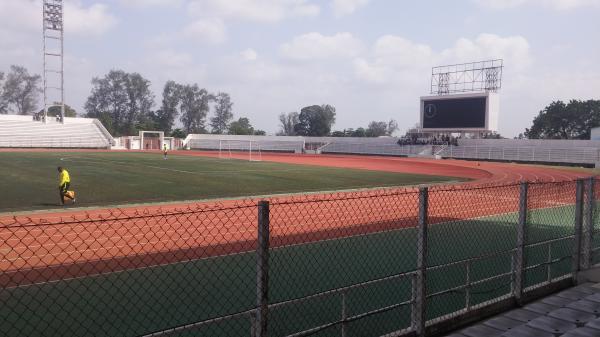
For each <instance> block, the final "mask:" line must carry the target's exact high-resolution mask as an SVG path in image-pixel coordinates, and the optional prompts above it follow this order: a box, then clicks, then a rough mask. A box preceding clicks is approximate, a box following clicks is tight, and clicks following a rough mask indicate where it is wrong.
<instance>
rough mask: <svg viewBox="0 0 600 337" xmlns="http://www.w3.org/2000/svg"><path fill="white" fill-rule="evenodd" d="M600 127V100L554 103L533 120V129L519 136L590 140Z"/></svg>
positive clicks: (528, 129) (526, 130)
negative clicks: (593, 129) (594, 130)
mask: <svg viewBox="0 0 600 337" xmlns="http://www.w3.org/2000/svg"><path fill="white" fill-rule="evenodd" d="M599 126H600V100H593V99H591V100H587V101H581V100H570V101H569V102H568V103H565V102H563V101H554V102H552V103H550V104H549V105H548V106H546V107H545V108H544V109H543V110H541V111H540V112H539V113H538V115H537V116H536V117H535V118H534V119H533V123H532V126H531V128H527V129H525V132H524V133H523V134H521V135H519V138H528V139H590V135H591V130H592V128H595V127H599Z"/></svg>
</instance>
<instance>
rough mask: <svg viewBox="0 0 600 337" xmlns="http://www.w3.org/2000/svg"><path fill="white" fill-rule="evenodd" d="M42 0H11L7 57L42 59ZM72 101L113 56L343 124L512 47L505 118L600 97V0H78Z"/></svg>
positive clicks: (410, 113) (69, 19) (253, 114)
mask: <svg viewBox="0 0 600 337" xmlns="http://www.w3.org/2000/svg"><path fill="white" fill-rule="evenodd" d="M41 3H42V0H0V71H4V72H6V71H7V70H8V69H9V67H10V65H12V64H18V65H23V66H25V67H27V68H28V69H29V70H30V72H34V73H38V74H41V71H42V32H41V26H42V14H41ZM65 3H66V4H65V72H66V73H65V86H66V102H67V104H70V105H71V106H73V107H74V108H75V109H76V110H77V111H78V112H79V113H83V112H84V109H83V106H84V104H85V101H86V99H87V97H88V96H89V94H90V90H91V79H92V78H93V77H101V76H103V75H104V74H106V73H107V72H108V71H110V70H111V69H122V70H124V71H127V72H139V73H140V74H142V75H143V76H144V77H146V78H147V79H149V80H150V81H152V88H153V91H154V93H155V95H156V102H157V105H156V106H155V108H158V104H160V96H161V92H162V87H163V85H164V83H165V82H166V81H168V80H174V81H177V82H180V83H197V84H198V85H199V86H201V87H203V88H206V89H207V90H209V91H210V92H214V93H217V92H220V91H224V92H227V93H229V94H230V95H231V97H232V100H233V102H234V107H233V110H234V117H235V118H236V119H237V118H239V117H248V118H249V119H250V121H251V122H252V124H253V125H254V126H255V128H258V129H263V130H266V131H267V133H269V134H274V133H275V132H277V131H278V129H279V125H278V124H279V123H278V115H279V114H280V113H284V112H285V113H287V112H292V111H298V112H299V111H300V109H301V108H302V107H304V106H308V105H313V104H331V105H333V106H335V107H336V109H337V118H336V123H335V125H334V127H333V129H334V130H341V129H345V128H357V127H360V126H363V127H365V126H366V125H367V124H368V123H369V122H370V121H373V120H378V121H379V120H381V121H387V120H389V119H395V120H397V121H398V124H399V126H400V132H401V133H403V132H404V131H406V130H407V129H408V128H410V127H412V126H414V125H415V124H416V123H417V122H418V119H419V97H420V96H423V95H427V94H429V89H430V88H429V83H430V76H431V68H432V67H434V66H437V65H444V64H452V63H463V62H473V61H479V60H484V59H495V58H502V59H504V66H505V68H504V78H503V83H502V84H503V88H502V90H501V92H500V105H501V107H500V116H499V131H500V133H501V134H502V135H504V136H506V137H513V136H516V135H517V134H518V133H520V132H523V131H524V129H525V128H526V127H529V126H530V125H531V122H532V120H533V118H534V117H535V116H536V115H537V114H538V112H539V111H540V110H542V109H543V108H544V107H545V106H546V105H548V104H549V103H550V102H552V101H553V100H559V99H560V100H570V99H600V0H452V1H449V0H422V1H405V0H109V1H99V0H65Z"/></svg>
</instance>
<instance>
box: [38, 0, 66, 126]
mask: <svg viewBox="0 0 600 337" xmlns="http://www.w3.org/2000/svg"><path fill="white" fill-rule="evenodd" d="M63 9H64V6H63V0H44V7H43V13H44V14H43V17H44V21H43V35H44V37H43V39H44V122H45V121H47V118H48V108H49V107H52V106H60V108H61V109H60V120H61V122H63V123H64V120H65V81H64V69H65V68H64V11H63ZM50 91H52V92H56V91H58V93H59V95H58V96H57V97H60V98H58V99H55V100H52V101H50V102H48V98H49V97H48V96H49V92H50ZM52 96H54V95H52ZM56 103H58V104H56Z"/></svg>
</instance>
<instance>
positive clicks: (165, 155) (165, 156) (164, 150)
mask: <svg viewBox="0 0 600 337" xmlns="http://www.w3.org/2000/svg"><path fill="white" fill-rule="evenodd" d="M167 154H169V150H168V149H167V144H164V145H163V157H164V159H165V160H167Z"/></svg>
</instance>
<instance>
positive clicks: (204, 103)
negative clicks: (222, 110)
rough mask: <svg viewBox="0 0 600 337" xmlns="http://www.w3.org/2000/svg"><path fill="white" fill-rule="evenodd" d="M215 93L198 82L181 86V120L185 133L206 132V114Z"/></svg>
mask: <svg viewBox="0 0 600 337" xmlns="http://www.w3.org/2000/svg"><path fill="white" fill-rule="evenodd" d="M212 100H213V95H211V94H209V93H208V91H206V89H200V88H199V87H198V85H197V84H193V85H184V86H183V87H182V88H181V108H180V109H181V122H182V123H183V129H184V131H185V133H187V134H190V133H206V115H207V114H208V110H209V108H210V106H209V103H210V102H211V101H212Z"/></svg>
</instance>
